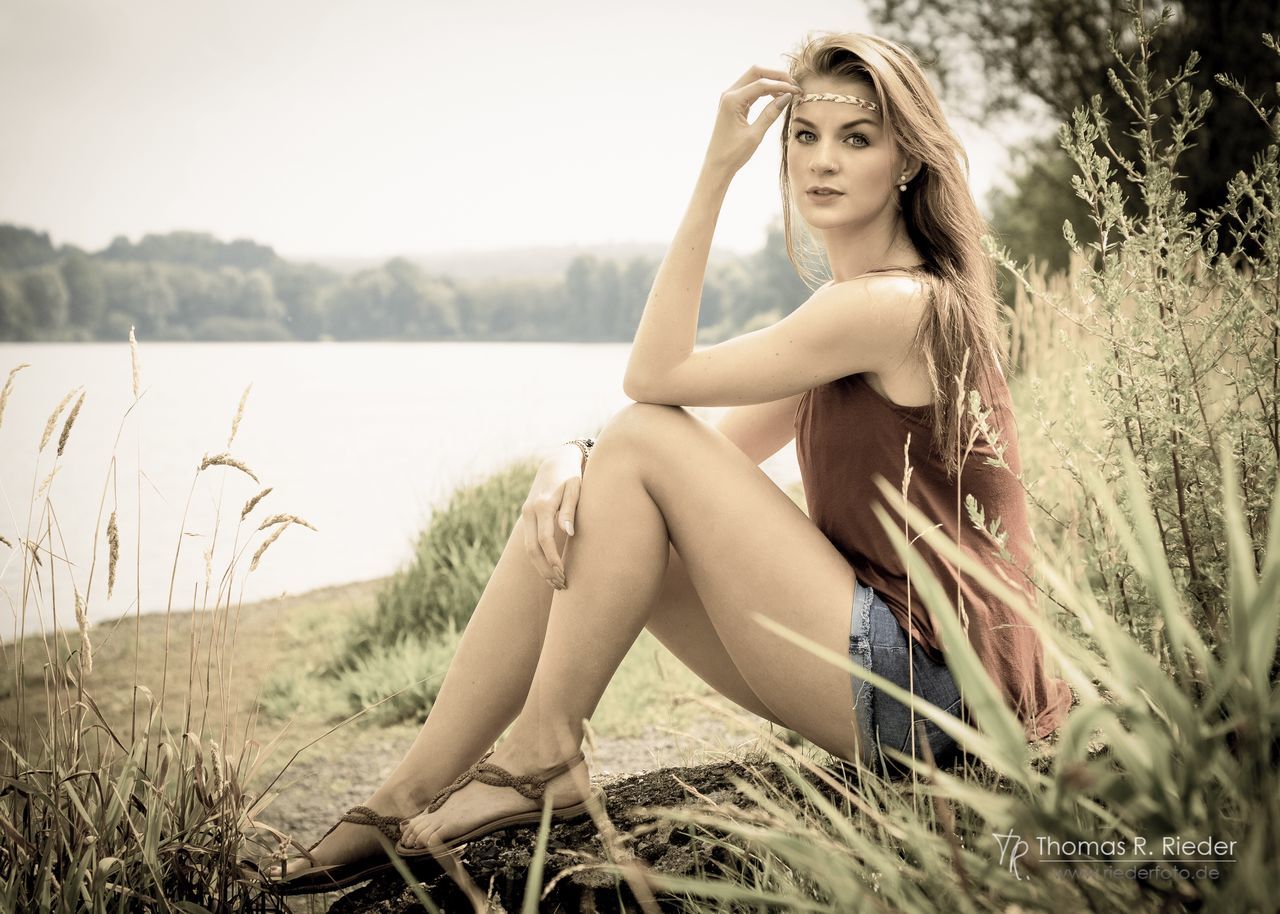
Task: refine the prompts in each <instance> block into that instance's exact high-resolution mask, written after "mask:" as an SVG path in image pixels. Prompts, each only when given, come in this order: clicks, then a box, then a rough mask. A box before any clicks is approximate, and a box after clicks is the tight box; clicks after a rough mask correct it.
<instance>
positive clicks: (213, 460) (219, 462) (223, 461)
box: [197, 453, 261, 483]
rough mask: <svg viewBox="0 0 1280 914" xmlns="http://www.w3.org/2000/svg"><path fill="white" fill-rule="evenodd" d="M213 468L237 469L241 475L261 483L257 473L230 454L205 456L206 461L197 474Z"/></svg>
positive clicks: (203, 461) (202, 462) (201, 464)
mask: <svg viewBox="0 0 1280 914" xmlns="http://www.w3.org/2000/svg"><path fill="white" fill-rule="evenodd" d="M212 466H223V467H235V468H236V469H237V470H239V471H240V472H241V473H244V474H245V475H246V476H248V477H249V478H250V479H252V480H253V481H254V482H257V483H260V482H261V480H260V479H258V474H257V473H255V472H253V470H251V469H249V468H248V467H247V466H245V465H244V464H243V463H241V462H240V461H239V460H237V459H236V458H234V457H232V456H231V455H230V454H226V453H223V454H214V455H213V456H212V457H210V456H209V455H208V454H205V456H204V460H201V461H200V466H199V468H198V469H197V472H199V471H200V470H205V469H208V468H209V467H212Z"/></svg>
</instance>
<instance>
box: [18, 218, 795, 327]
mask: <svg viewBox="0 0 1280 914" xmlns="http://www.w3.org/2000/svg"><path fill="white" fill-rule="evenodd" d="M658 264H659V261H658V260H657V259H654V258H646V257H632V258H630V259H628V260H626V261H625V262H619V261H615V260H610V259H604V258H600V257H596V256H594V255H583V256H579V257H576V258H574V259H573V260H572V261H570V263H569V265H568V267H567V269H566V270H565V272H564V275H563V277H561V278H558V279H552V280H547V279H495V280H493V281H474V280H468V281H460V280H457V279H455V278H453V277H450V276H443V275H433V274H429V273H428V272H426V271H424V270H423V269H422V268H421V267H420V266H419V265H417V264H415V263H413V262H412V261H410V260H407V259H405V258H401V257H397V258H394V259H392V260H388V261H387V262H386V263H384V264H382V265H381V266H377V267H373V268H371V269H365V270H361V271H358V272H355V273H350V274H343V273H340V272H336V271H334V270H331V269H328V268H326V267H323V266H319V265H316V264H312V263H295V262H291V261H289V260H286V259H284V258H281V257H279V256H277V255H276V253H275V251H274V250H272V248H270V247H267V246H265V245H261V244H257V243H256V242H253V241H248V240H237V241H231V242H223V241H219V240H218V239H217V238H215V237H213V236H212V235H209V234H206V233H200V232H171V233H169V234H165V235H146V236H145V237H143V238H142V240H141V241H139V242H138V243H136V244H134V243H132V242H130V241H129V240H128V239H127V238H124V237H118V238H116V239H115V240H114V241H113V242H112V243H111V244H110V245H109V246H108V247H107V248H105V249H104V250H101V251H97V252H88V251H84V250H82V249H80V248H77V247H75V246H73V245H65V244H64V245H62V246H60V247H54V245H53V243H52V242H51V241H50V239H49V236H48V234H47V233H40V232H35V231H32V230H30V229H27V228H23V227H20V226H15V225H3V224H0V340H4V341H72V342H79V341H89V340H117V341H118V340H123V339H127V338H128V335H129V328H130V327H131V326H132V327H136V332H137V335H138V337H139V338H140V339H151V340H528V341H534V340H564V341H575V342H596V341H623V342H625V341H629V340H631V339H632V338H634V336H635V331H636V327H637V325H638V324H639V321H640V315H641V313H642V312H643V310H644V304H645V301H646V299H647V298H648V295H649V289H650V287H651V285H652V283H653V279H654V275H655V274H656V273H657V269H658ZM495 272H496V271H495ZM808 296H809V290H808V289H807V288H806V287H805V285H804V284H803V283H802V282H801V281H800V280H799V279H798V278H797V277H796V275H795V271H794V270H793V269H792V267H791V264H790V262H789V261H788V260H787V257H786V254H785V251H784V248H783V241H782V232H781V229H780V228H779V227H774V228H771V229H770V230H769V233H768V241H767V243H766V244H765V246H764V247H763V248H762V249H761V250H760V251H758V252H756V253H754V254H752V255H749V256H746V257H739V258H733V259H729V260H724V261H719V262H715V263H713V264H712V265H711V266H710V267H709V269H708V274H707V278H706V282H705V284H704V286H703V294H702V306H701V311H700V320H699V327H700V330H699V340H700V341H702V342H711V341H716V340H719V339H723V338H726V337H728V336H732V335H734V334H736V333H739V332H742V331H743V330H745V329H751V328H754V327H755V326H762V325H764V324H766V323H770V322H772V321H774V320H777V319H778V318H779V317H782V316H783V315H785V314H787V313H789V312H790V311H792V310H793V309H795V308H796V307H797V306H799V304H800V303H801V302H803V301H804V300H805V299H806V298H807V297H808Z"/></svg>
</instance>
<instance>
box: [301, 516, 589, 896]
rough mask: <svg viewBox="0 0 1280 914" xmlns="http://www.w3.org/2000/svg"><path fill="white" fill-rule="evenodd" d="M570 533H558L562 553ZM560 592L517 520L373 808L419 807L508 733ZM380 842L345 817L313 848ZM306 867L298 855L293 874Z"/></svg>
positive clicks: (359, 851)
mask: <svg viewBox="0 0 1280 914" xmlns="http://www.w3.org/2000/svg"><path fill="white" fill-rule="evenodd" d="M567 538H568V537H567V534H565V533H564V531H562V530H561V531H557V536H556V542H557V545H558V547H559V548H560V549H561V550H562V552H563V549H564V541H565V540H566V539H567ZM554 593H555V589H554V588H553V587H552V586H551V585H550V584H548V583H547V582H546V581H545V580H543V579H542V577H540V576H539V574H538V571H537V569H536V568H534V566H533V563H532V562H530V561H529V556H528V554H527V553H526V552H525V549H524V537H523V536H522V534H521V531H520V525H519V523H518V522H517V524H516V525H515V526H514V527H513V528H512V531H511V535H510V536H509V537H508V538H507V545H506V547H505V548H504V549H503V551H502V557H501V558H500V559H499V561H498V565H497V567H496V568H495V569H494V572H493V575H492V576H491V577H490V578H489V582H488V583H487V584H486V585H485V589H484V593H483V594H481V596H480V601H479V602H478V603H477V604H476V608H475V612H474V613H472V616H471V619H470V621H469V622H468V623H467V627H466V628H465V629H464V630H463V633H462V638H461V639H460V641H459V642H458V649H457V652H456V653H455V654H454V656H453V659H452V660H451V661H450V663H449V669H448V671H447V672H446V673H445V677H444V682H443V683H442V684H441V686H440V694H439V695H438V696H437V697H436V701H435V704H434V705H433V706H432V708H431V711H430V713H429V714H428V716H427V720H426V722H425V723H424V724H423V725H422V729H421V730H420V731H418V735H417V737H416V738H415V739H414V741H413V745H411V746H410V747H409V750H408V751H407V752H406V753H405V756H404V758H403V759H401V761H400V763H399V764H398V765H397V766H396V769H395V770H394V771H393V772H392V773H391V774H390V775H389V776H388V778H387V780H386V781H385V782H384V783H383V784H382V786H381V787H379V788H378V789H377V790H375V791H374V793H373V795H372V796H371V797H370V798H369V799H368V800H366V801H365V805H366V806H368V807H370V808H372V809H373V810H375V811H377V812H379V813H382V814H383V815H398V816H411V815H413V814H414V813H417V812H418V811H419V810H421V809H422V808H423V807H424V806H426V805H427V800H429V799H430V798H431V797H432V796H434V795H435V793H436V792H437V791H439V790H440V789H441V788H443V787H445V786H446V785H448V784H451V783H452V782H453V780H454V779H455V778H457V776H458V775H459V774H461V773H462V772H463V771H466V770H467V768H469V767H471V765H472V764H474V763H475V761H476V760H477V759H478V758H480V756H481V755H483V754H484V752H485V750H487V749H488V748H489V747H490V746H491V745H493V743H494V741H495V740H496V739H497V738H498V737H499V736H501V735H502V731H503V730H505V729H506V727H507V725H508V724H510V723H511V721H512V719H513V718H514V717H515V716H516V714H517V713H519V711H520V708H521V707H522V706H523V705H524V701H525V697H526V696H527V695H528V692H529V683H530V682H531V681H532V679H533V672H534V669H535V668H536V667H537V664H538V655H539V653H540V652H541V650H542V641H543V638H544V637H545V635H546V631H547V616H548V613H549V612H550V609H551V597H552V595H553V594H554ZM377 847H378V839H377V838H376V837H375V836H374V833H373V829H371V828H361V827H358V826H354V825H350V824H347V823H343V824H342V825H339V826H338V827H337V828H336V829H334V830H333V831H332V832H330V833H329V835H328V836H327V837H326V838H325V839H324V840H323V841H321V842H320V844H318V845H317V846H316V848H315V850H313V851H312V853H313V854H314V855H315V857H316V859H317V860H319V861H321V862H322V863H336V862H339V861H342V860H349V859H354V858H355V857H357V856H364V855H365V854H367V853H369V852H370V851H373V850H375V849H376V848H377ZM306 865H307V864H306V863H305V862H298V863H294V862H292V861H291V862H290V864H289V872H290V873H294V872H299V871H301V870H302V869H304V868H305V867H306Z"/></svg>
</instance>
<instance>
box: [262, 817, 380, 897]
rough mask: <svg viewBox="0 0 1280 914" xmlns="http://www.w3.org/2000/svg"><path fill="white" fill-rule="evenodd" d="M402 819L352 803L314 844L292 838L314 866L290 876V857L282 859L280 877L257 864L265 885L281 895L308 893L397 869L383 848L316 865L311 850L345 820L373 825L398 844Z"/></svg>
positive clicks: (325, 890)
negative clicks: (370, 853) (301, 842)
mask: <svg viewBox="0 0 1280 914" xmlns="http://www.w3.org/2000/svg"><path fill="white" fill-rule="evenodd" d="M401 821H402V820H401V818H400V817H399V816H384V815H380V814H379V813H376V812H374V811H373V810H372V809H370V808H369V807H368V806H352V807H351V808H350V809H348V810H347V811H346V813H344V814H343V815H342V817H341V818H339V819H338V821H337V822H334V823H333V824H332V825H330V826H329V831H327V832H325V833H324V834H323V835H321V836H320V837H319V838H317V839H316V840H315V841H314V842H312V844H311V846H310V847H303V846H302V845H301V844H299V843H298V842H297V841H294V840H293V839H292V838H291V839H290V840H289V843H290V844H292V845H293V846H294V847H296V848H298V850H300V851H302V853H303V855H304V856H305V857H306V859H307V860H309V861H310V862H311V864H312V866H311V867H309V868H307V869H305V870H303V871H302V872H301V873H298V874H296V875H294V876H292V877H290V876H289V860H288V859H287V858H284V859H281V860H280V875H279V876H273V875H271V874H269V873H268V872H267V870H266V868H265V867H256V869H257V870H258V872H259V873H260V874H261V878H262V882H263V884H264V885H265V886H267V888H268V889H269V890H270V891H272V892H275V893H276V894H279V895H304V894H307V893H311V892H332V891H335V890H336V889H343V888H346V887H347V886H349V885H355V884H356V883H357V882H363V881H365V880H366V879H372V878H373V877H374V876H377V875H379V874H381V873H385V872H389V871H391V870H394V869H395V864H393V863H392V862H391V859H390V858H389V857H387V856H384V854H383V851H382V850H381V849H380V850H378V851H376V852H375V853H374V854H372V855H371V856H367V857H362V858H360V859H358V860H348V861H347V862H345V863H328V864H323V865H316V864H317V860H316V858H315V857H314V856H313V855H312V853H311V852H312V851H313V850H315V848H316V845H318V844H319V843H320V842H321V841H323V840H324V839H325V838H327V837H329V833H330V832H332V831H333V830H334V829H335V828H337V827H338V826H339V825H341V824H342V823H343V822H353V823H355V824H356V825H368V826H371V827H373V828H376V829H378V831H380V832H382V833H383V834H384V835H386V836H387V838H389V839H390V840H391V841H393V842H396V843H397V844H398V843H399V841H400V823H401ZM295 859H296V858H295Z"/></svg>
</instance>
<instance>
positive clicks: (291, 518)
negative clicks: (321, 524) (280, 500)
mask: <svg viewBox="0 0 1280 914" xmlns="http://www.w3.org/2000/svg"><path fill="white" fill-rule="evenodd" d="M273 524H301V525H302V526H304V527H309V528H310V529H312V530H315V529H316V528H315V526H314V525H312V524H309V523H307V522H306V521H305V520H303V519H302V518H300V517H298V515H296V514H272V515H271V516H270V517H268V518H267V519H266V520H264V521H263V522H262V523H261V524H259V525H258V529H259V530H265V529H267V528H268V527H270V526H272V525H273ZM317 532H319V531H317Z"/></svg>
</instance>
